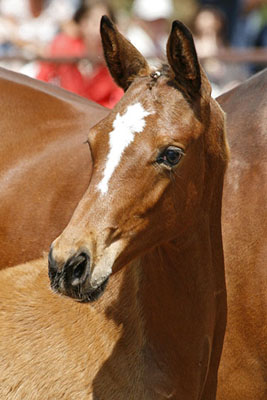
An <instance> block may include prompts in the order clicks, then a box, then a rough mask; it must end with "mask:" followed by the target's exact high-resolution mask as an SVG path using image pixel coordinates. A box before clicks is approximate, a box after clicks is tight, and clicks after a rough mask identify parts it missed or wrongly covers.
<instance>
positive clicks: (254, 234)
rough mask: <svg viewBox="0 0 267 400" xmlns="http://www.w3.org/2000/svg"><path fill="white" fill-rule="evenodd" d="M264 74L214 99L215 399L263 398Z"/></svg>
mask: <svg viewBox="0 0 267 400" xmlns="http://www.w3.org/2000/svg"><path fill="white" fill-rule="evenodd" d="M266 93H267V70H265V71H263V72H262V73H259V74H258V75H256V76H254V77H253V78H251V79H249V80H248V81H247V82H245V83H243V84H242V85H240V86H239V87H237V88H235V89H233V90H231V91H230V92H228V93H226V94H224V95H222V96H220V97H219V98H218V101H219V102H220V104H221V106H222V107H223V109H224V110H225V111H226V115H227V127H228V137H229V144H230V149H231V160H230V163H229V166H228V169H227V172H226V176H225V185H224V196H223V214H222V222H223V223H222V226H223V239H224V254H225V269H226V282H227V297H228V322H227V330H226V337H225V342H224V350H223V357H222V361H221V366H220V370H219V385H218V396H217V398H218V399H219V400H224V399H227V400H250V399H255V400H263V399H266V398H267V320H266V312H267V268H266V259H267V135H266V127H267V96H266Z"/></svg>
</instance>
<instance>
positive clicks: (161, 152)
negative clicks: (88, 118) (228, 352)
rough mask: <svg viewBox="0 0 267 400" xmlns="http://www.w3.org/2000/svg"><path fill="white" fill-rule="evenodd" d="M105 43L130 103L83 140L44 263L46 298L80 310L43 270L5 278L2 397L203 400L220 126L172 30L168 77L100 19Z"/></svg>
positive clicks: (220, 327) (215, 291) (214, 344)
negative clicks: (82, 186) (71, 193)
mask: <svg viewBox="0 0 267 400" xmlns="http://www.w3.org/2000/svg"><path fill="white" fill-rule="evenodd" d="M102 39H103V43H104V50H105V55H106V58H107V62H108V65H109V68H110V70H111V72H112V74H113V76H114V78H115V79H116V81H117V82H118V83H119V84H120V85H121V86H122V87H123V88H124V89H125V90H127V93H126V95H125V96H124V98H123V99H122V101H121V102H120V103H119V104H118V105H117V106H116V107H115V108H114V110H113V111H112V112H111V113H110V114H109V115H108V117H107V118H105V119H104V120H103V121H101V122H100V123H99V124H97V125H96V126H95V127H94V128H93V130H92V131H91V134H90V136H89V143H90V147H91V151H92V156H93V163H94V164H93V165H94V168H93V173H92V177H91V180H90V184H89V188H88V190H87V191H86V193H85V195H84V196H83V198H82V200H81V201H80V203H79V205H78V207H77V208H76V211H75V213H74V215H73V217H72V219H71V221H70V223H69V224H68V226H67V228H66V229H65V230H64V232H63V234H62V235H61V236H60V237H59V238H58V239H57V240H56V241H54V244H53V247H52V249H51V252H50V255H49V261H50V263H49V275H50V280H51V285H52V287H53V289H54V290H55V291H56V292H60V293H61V294H63V295H65V296H69V297H73V298H75V299H78V300H81V301H84V302H87V301H89V304H78V303H75V302H74V301H73V300H71V299H66V298H65V299H62V298H60V297H59V296H56V295H53V294H52V293H51V292H50V291H49V289H48V285H47V281H46V279H45V276H46V273H47V272H46V265H45V264H44V263H43V262H42V261H41V262H35V263H32V264H28V265H26V266H21V267H15V268H10V269H6V270H4V271H2V273H1V279H0V281H1V286H2V288H1V292H0V296H1V313H0V337H1V339H3V341H1V343H0V346H1V347H0V356H1V362H0V368H1V371H0V379H1V385H0V394H1V396H2V397H4V398H6V399H13V398H18V399H22V398H25V396H27V395H28V394H29V393H31V395H33V396H36V397H39V398H47V399H50V398H51V399H52V398H60V399H64V398H65V399H72V398H79V399H109V400H112V399H114V400H115V399H116V400H119V399H121V400H122V399H123V400H125V399H126V398H127V399H129V400H130V399H133V400H135V399H140V400H141V399H146V400H148V399H151V400H152V399H155V400H156V399H157V400H159V399H164V398H173V399H181V398H182V399H183V400H187V399H188V400H189V399H190V400H193V399H195V400H202V399H205V400H207V399H210V400H212V399H215V393H216V384H217V370H218V364H219V359H220V354H221V350H222V342H223V336H224V330H225V322H226V302H225V300H226V293H225V283H224V263H223V252H222V238H221V200H222V185H223V176H224V171H225V167H226V163H227V145H226V143H225V136H224V116H223V113H222V111H221V109H220V107H219V106H218V104H217V103H216V101H215V100H213V99H212V98H211V97H210V85H209V83H208V81H207V78H206V76H205V74H204V72H203V71H202V70H201V67H200V66H199V64H198V60H197V56H196V52H195V48H194V44H193V40H192V37H191V34H190V32H189V31H188V30H187V29H186V28H185V27H184V25H182V24H181V23H180V22H178V21H176V22H174V23H173V27H172V31H171V34H170V37H169V41H168V46H167V53H168V61H169V67H168V68H167V69H166V68H164V69H161V70H157V71H152V70H151V69H150V67H149V66H148V64H147V63H146V61H145V60H144V58H143V57H142V56H141V55H140V54H139V53H138V52H137V50H136V49H135V48H134V47H133V46H132V45H131V44H130V43H129V42H128V41H126V39H125V38H124V37H123V36H122V35H120V34H119V32H118V31H117V30H116V28H115V26H114V25H113V24H112V23H111V21H109V20H108V19H107V18H103V20H102ZM130 67H131V68H130ZM115 135H116V136H115ZM118 135H119V136H118ZM113 140H115V145H114V142H113ZM128 146H129V148H128ZM112 268H113V272H114V273H113V274H111V269H112ZM108 278H109V283H108V286H107V288H106V293H104V295H103V297H101V299H99V300H98V301H97V302H95V303H90V302H91V301H92V300H95V299H97V297H99V295H100V294H101V293H103V292H104V290H105V287H106V285H107V279H108ZM11 287H12V290H11ZM10 337H12V341H11V342H10V341H9V338H10ZM6 344H8V345H6ZM15 355H16V356H15Z"/></svg>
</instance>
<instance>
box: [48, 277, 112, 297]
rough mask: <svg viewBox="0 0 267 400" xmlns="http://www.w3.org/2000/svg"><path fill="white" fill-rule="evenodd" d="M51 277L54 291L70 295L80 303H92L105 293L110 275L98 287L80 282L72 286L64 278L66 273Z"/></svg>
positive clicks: (66, 295)
mask: <svg viewBox="0 0 267 400" xmlns="http://www.w3.org/2000/svg"><path fill="white" fill-rule="evenodd" d="M58 275H59V276H54V277H53V279H50V286H51V289H52V291H53V292H54V293H56V294H59V295H63V296H65V297H70V298H72V299H74V300H76V301H78V302H79V303H92V302H94V301H96V300H98V299H99V298H100V297H101V296H102V294H103V293H104V291H105V289H106V287H107V284H108V280H109V277H107V278H106V279H105V280H104V281H103V282H102V283H101V284H100V285H99V286H98V287H96V288H95V287H94V288H91V287H88V286H85V285H80V284H78V285H77V286H74V287H73V286H70V285H69V284H68V283H67V282H66V280H65V279H64V274H58Z"/></svg>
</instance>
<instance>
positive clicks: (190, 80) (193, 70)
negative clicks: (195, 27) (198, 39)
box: [167, 21, 201, 96]
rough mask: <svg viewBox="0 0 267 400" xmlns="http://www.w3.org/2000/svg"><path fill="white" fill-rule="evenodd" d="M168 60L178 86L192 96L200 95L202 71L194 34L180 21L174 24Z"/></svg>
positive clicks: (168, 46)
mask: <svg viewBox="0 0 267 400" xmlns="http://www.w3.org/2000/svg"><path fill="white" fill-rule="evenodd" d="M167 58H168V61H169V64H170V66H171V68H172V71H173V73H174V80H175V81H176V83H177V84H178V86H182V87H183V89H185V90H186V91H187V92H188V93H189V94H190V95H191V96H194V95H196V94H198V93H199V92H200V88H201V69H200V65H199V62H198V58H197V53H196V49H195V45H194V41H193V37H192V34H191V32H190V31H189V29H188V28H187V27H186V26H185V25H184V24H183V23H182V22H180V21H174V22H173V24H172V30H171V33H170V36H169V39H168V43H167Z"/></svg>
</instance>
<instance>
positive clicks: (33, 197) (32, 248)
mask: <svg viewBox="0 0 267 400" xmlns="http://www.w3.org/2000/svg"><path fill="white" fill-rule="evenodd" d="M0 91H1V97H0V107H1V119H0V136H1V141H0V189H1V190H0V204H1V207H0V221H1V225H0V240H1V250H0V260H1V261H0V268H1V266H2V267H4V266H7V265H14V264H16V263H20V262H23V261H27V260H28V259H30V258H37V257H39V256H41V254H42V251H43V250H45V249H47V248H48V247H49V245H50V243H51V241H52V240H53V239H54V238H55V237H56V236H57V235H58V234H59V232H61V230H62V229H63V228H64V226H65V225H66V224H67V222H68V220H69V218H70V217H71V215H72V212H73V210H74V209H75V207H76V205H77V203H78V201H79V199H80V197H81V196H82V194H83V193H84V191H85V189H86V188H87V186H88V182H89V177H90V172H91V158H90V152H89V151H88V146H87V145H84V144H83V143H84V142H85V141H86V139H87V135H88V132H89V129H90V127H91V126H93V125H94V124H95V123H96V122H98V121H99V120H100V119H101V118H102V117H104V116H105V115H106V113H107V111H106V109H104V108H103V107H101V106H99V105H97V104H95V103H92V102H90V101H87V100H85V99H83V98H81V97H79V96H76V95H74V94H72V93H69V92H66V91H65V90H62V89H60V88H56V87H52V86H51V85H48V84H45V83H42V82H39V81H36V80H33V79H30V78H27V77H25V76H23V75H20V74H15V73H13V72H10V71H7V70H4V69H0ZM77 171H85V173H81V174H80V175H79V176H77Z"/></svg>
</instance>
